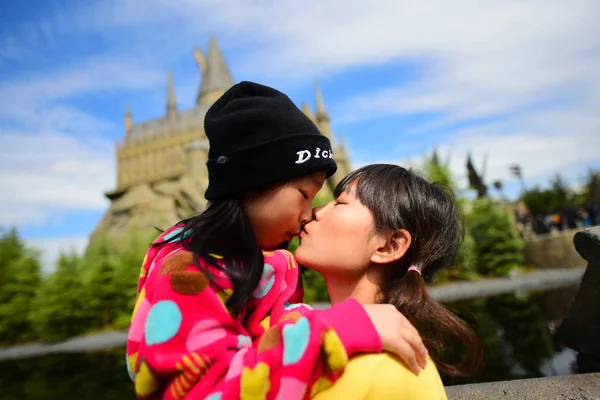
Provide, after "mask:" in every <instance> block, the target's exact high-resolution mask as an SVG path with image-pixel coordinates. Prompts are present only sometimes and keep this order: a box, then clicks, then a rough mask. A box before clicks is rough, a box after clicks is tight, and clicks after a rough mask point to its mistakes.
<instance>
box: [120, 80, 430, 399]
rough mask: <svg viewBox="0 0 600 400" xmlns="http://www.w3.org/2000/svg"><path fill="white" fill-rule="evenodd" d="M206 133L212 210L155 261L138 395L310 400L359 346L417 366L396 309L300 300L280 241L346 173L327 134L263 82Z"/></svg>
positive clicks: (139, 318)
mask: <svg viewBox="0 0 600 400" xmlns="http://www.w3.org/2000/svg"><path fill="white" fill-rule="evenodd" d="M205 131H206V135H207V137H208V139H209V141H210V150H209V160H208V162H207V166H208V172H209V187H208V189H207V191H206V194H205V197H206V199H207V200H209V204H208V207H207V209H206V210H205V211H204V212H203V213H201V214H200V215H198V216H196V217H193V218H191V219H189V220H185V221H182V222H181V223H179V224H177V225H176V226H174V227H172V228H171V229H169V230H167V231H166V232H164V233H163V234H162V235H161V236H160V237H159V238H158V239H157V240H156V241H155V243H154V244H153V245H152V246H151V248H150V249H149V251H148V253H147V254H146V258H145V260H144V262H143V266H142V271H141V276H140V280H139V283H138V297H137V301H136V306H135V309H134V312H133V318H132V324H131V328H130V331H129V337H128V344H127V355H128V363H127V365H128V369H129V372H130V376H131V378H132V379H133V380H134V382H135V390H136V394H137V396H138V397H139V398H164V399H180V398H184V397H188V398H193V399H197V398H198V399H200V398H209V399H238V398H242V399H275V398H277V399H294V398H307V397H308V396H310V395H313V394H315V393H317V392H318V391H319V390H321V389H323V388H324V387H326V386H327V385H330V384H331V382H333V381H335V380H336V379H337V378H338V377H339V375H340V373H341V371H342V369H343V368H344V366H345V364H346V362H347V360H348V357H349V356H352V355H353V354H356V353H359V352H379V351H381V350H382V349H384V348H385V349H387V350H390V351H392V352H395V353H396V354H398V355H400V356H401V357H403V358H404V359H405V360H407V363H408V364H409V365H411V366H412V367H413V368H414V370H415V372H417V373H418V369H419V365H420V366H421V367H424V366H425V356H426V350H425V349H424V347H423V345H422V342H421V340H420V336H419V335H418V333H417V332H416V330H415V329H414V327H412V325H411V324H410V323H408V321H407V320H406V318H404V317H403V316H402V314H400V313H399V312H398V311H397V310H395V308H394V307H392V306H389V305H369V306H361V305H360V304H359V303H358V302H357V301H355V300H352V299H349V300H347V301H344V302H341V303H340V304H338V305H336V306H334V307H331V308H330V309H328V310H326V311H322V312H321V311H316V310H311V309H310V307H307V306H303V305H298V304H295V303H296V302H298V301H300V300H301V299H302V288H301V286H299V285H298V283H299V274H298V268H297V264H296V263H295V261H294V260H293V258H292V257H291V255H290V254H289V253H288V252H286V251H282V250H274V249H277V248H278V247H280V246H281V244H282V243H285V242H287V241H289V240H290V239H291V238H292V237H293V236H295V235H298V234H299V233H300V231H301V225H302V224H303V223H306V222H308V221H309V220H310V218H311V216H312V210H311V204H312V199H313V197H314V196H315V194H316V193H317V192H318V191H319V189H320V188H321V187H322V185H323V183H324V181H325V179H326V178H327V177H328V176H331V175H332V174H333V173H334V172H335V171H336V165H335V161H334V160H333V154H332V152H331V146H330V144H329V141H328V139H327V138H326V137H325V136H323V135H321V134H320V133H319V131H318V129H317V128H316V126H315V125H314V124H313V123H312V122H311V121H310V120H309V119H308V118H307V117H306V116H304V114H303V113H302V112H301V111H300V110H299V109H298V108H297V107H296V106H295V105H294V104H293V102H292V101H291V100H290V99H289V98H288V97H287V96H285V95H284V94H283V93H281V92H278V91H276V90H274V89H272V88H269V87H266V86H262V85H258V84H254V83H251V82H242V83H240V84H238V85H235V86H234V87H232V88H231V89H230V90H228V91H227V92H226V93H225V94H224V95H223V96H222V97H221V98H220V99H219V100H217V102H215V104H214V105H213V106H212V107H211V108H210V109H209V110H208V111H207V113H206V117H205ZM261 249H263V250H261ZM269 250H271V251H269ZM267 317H268V318H267ZM266 321H268V323H266ZM267 329H268V330H267Z"/></svg>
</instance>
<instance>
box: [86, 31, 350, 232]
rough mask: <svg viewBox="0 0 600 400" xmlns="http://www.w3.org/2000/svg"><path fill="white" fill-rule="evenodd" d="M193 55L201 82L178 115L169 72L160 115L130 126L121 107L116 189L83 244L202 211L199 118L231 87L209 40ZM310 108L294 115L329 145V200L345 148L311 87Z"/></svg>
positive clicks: (203, 154) (344, 165)
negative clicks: (192, 103)
mask: <svg viewBox="0 0 600 400" xmlns="http://www.w3.org/2000/svg"><path fill="white" fill-rule="evenodd" d="M194 56H195V59H196V63H197V64H198V67H199V69H200V71H201V76H202V78H201V83H200V89H199V91H198V95H197V97H196V105H195V106H194V107H193V108H191V109H188V110H182V111H179V110H178V107H177V97H176V95H175V89H174V84H173V76H172V75H171V74H170V73H169V74H168V79H167V90H166V115H165V116H163V117H160V118H156V119H152V120H149V121H145V122H141V123H134V122H133V115H132V112H131V110H130V109H129V107H128V108H127V110H126V111H125V138H124V140H123V142H122V143H117V144H116V161H117V168H116V181H117V182H116V189H114V190H112V191H110V192H108V193H106V197H107V198H108V199H110V201H111V204H110V207H109V209H108V210H107V212H106V213H105V215H104V217H103V218H102V220H101V221H100V223H99V224H98V226H97V227H96V228H95V229H94V232H93V233H92V235H91V238H90V241H92V242H93V241H94V240H96V239H98V238H100V237H104V236H106V237H107V238H108V239H109V240H118V239H119V238H121V237H122V235H123V234H125V233H126V232H135V231H139V230H147V229H151V228H153V227H155V226H161V227H163V228H166V227H168V226H169V225H170V224H173V223H175V222H177V221H179V220H181V219H184V218H187V217H190V216H191V215H193V214H195V213H198V212H200V211H202V209H203V208H204V207H205V204H206V200H205V199H204V191H205V190H206V187H207V185H208V171H207V169H206V161H207V157H208V140H207V138H206V135H205V133H204V115H205V114H206V111H207V110H208V108H209V107H210V105H211V104H213V103H214V102H215V101H216V100H217V99H218V98H219V97H220V96H221V95H222V94H223V93H224V92H225V91H226V90H227V89H229V88H230V87H231V86H233V79H232V76H231V73H230V71H229V67H228V65H227V63H226V62H225V58H224V57H223V54H222V52H221V50H220V49H219V46H218V44H217V41H216V39H215V38H214V37H213V38H211V40H210V44H209V48H208V53H207V55H206V57H205V55H204V54H203V53H202V51H201V50H200V49H198V48H196V49H195V54H194ZM315 105H316V110H315V112H314V113H313V111H312V110H311V108H310V106H309V105H308V103H307V102H304V103H303V104H302V111H303V112H304V114H305V115H306V116H308V117H309V118H310V119H311V120H312V121H313V122H314V123H315V124H316V125H317V126H318V128H319V130H320V131H321V133H322V134H323V135H325V136H327V137H328V138H329V140H330V141H331V143H332V146H333V151H334V155H335V159H336V162H337V164H338V171H337V172H336V174H335V175H334V176H332V177H331V178H329V179H328V181H327V184H326V185H324V187H323V189H322V191H321V193H320V194H321V195H322V194H324V193H326V192H329V193H330V192H331V191H332V190H333V188H334V187H335V185H336V184H337V183H338V182H339V181H340V180H341V179H342V178H343V177H344V176H345V175H347V174H348V173H349V172H350V171H351V167H350V161H349V159H348V155H347V152H346V146H345V143H344V142H343V141H342V142H340V141H338V140H336V137H335V135H334V133H333V132H332V129H331V124H330V119H329V114H328V113H327V110H326V108H325V102H324V100H323V94H322V93H321V90H320V88H319V86H318V85H315Z"/></svg>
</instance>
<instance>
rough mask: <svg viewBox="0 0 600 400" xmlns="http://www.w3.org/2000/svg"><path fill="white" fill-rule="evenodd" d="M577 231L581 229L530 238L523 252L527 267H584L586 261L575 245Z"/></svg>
mask: <svg viewBox="0 0 600 400" xmlns="http://www.w3.org/2000/svg"><path fill="white" fill-rule="evenodd" d="M577 231H579V229H568V230H563V231H555V232H552V233H548V234H544V235H533V236H531V237H529V238H528V239H527V240H526V242H525V248H524V250H523V253H524V256H525V265H533V266H535V267H536V268H540V269H545V268H575V267H583V266H584V265H585V260H583V258H581V256H580V255H579V254H578V253H577V251H576V250H575V246H574V245H573V235H575V232H577Z"/></svg>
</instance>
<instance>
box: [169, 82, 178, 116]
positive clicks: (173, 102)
mask: <svg viewBox="0 0 600 400" xmlns="http://www.w3.org/2000/svg"><path fill="white" fill-rule="evenodd" d="M175 115H177V98H176V97H175V84H174V83H173V73H172V72H171V71H169V74H168V75H167V117H170V118H172V117H174V116H175Z"/></svg>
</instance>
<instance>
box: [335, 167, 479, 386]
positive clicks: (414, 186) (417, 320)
mask: <svg viewBox="0 0 600 400" xmlns="http://www.w3.org/2000/svg"><path fill="white" fill-rule="evenodd" d="M351 187H354V188H355V190H356V192H355V195H356V198H358V199H359V200H360V201H361V202H362V203H363V204H364V205H365V206H366V207H367V208H369V209H370V210H371V212H372V213H373V216H374V220H375V230H376V232H378V233H379V232H383V233H391V232H395V231H398V230H400V229H405V230H407V231H408V232H409V233H410V235H411V238H412V241H411V244H410V247H409V248H408V250H407V251H406V253H405V254H404V256H403V257H402V258H400V259H399V260H398V261H396V262H393V263H390V264H388V265H386V266H385V267H384V268H385V275H384V278H383V281H382V282H383V283H382V285H381V287H380V297H379V299H378V300H379V302H380V303H385V304H393V305H395V306H396V308H397V309H398V310H399V311H400V312H402V314H404V315H405V316H406V318H408V319H409V321H410V322H411V323H412V324H413V325H414V326H415V328H416V329H417V330H418V331H419V333H420V334H421V337H422V339H423V343H424V344H425V346H426V347H427V349H428V350H429V353H430V354H431V357H432V358H433V359H434V361H435V363H436V365H437V366H438V368H439V369H440V371H442V372H445V373H446V374H448V375H454V376H466V375H472V374H473V373H474V372H475V371H476V370H477V368H478V366H479V363H480V362H481V356H482V352H481V346H480V343H479V340H478V338H477V335H476V334H475V333H474V332H473V330H472V329H471V328H470V327H469V326H468V325H467V324H466V323H465V322H464V321H462V320H461V319H460V318H458V317H457V316H456V315H454V314H453V313H452V312H450V311H449V310H448V309H446V307H444V306H443V305H442V304H441V303H439V302H438V301H436V300H435V299H434V298H433V297H431V296H430V295H429V293H428V291H427V287H426V283H429V282H431V280H432V278H433V277H434V275H435V274H436V273H437V272H439V271H441V270H442V269H444V268H447V267H449V266H452V265H453V263H454V261H455V259H456V256H457V255H458V251H459V249H460V246H461V243H462V240H463V238H464V224H463V220H462V217H461V215H460V211H459V209H458V207H457V205H456V202H455V200H454V196H453V195H452V191H451V190H449V189H446V188H444V187H442V186H441V185H438V184H433V183H430V182H428V181H427V180H426V179H424V178H422V177H421V176H419V175H417V174H416V173H414V172H413V171H412V170H406V169H405V168H402V167H399V166H397V165H388V164H374V165H368V166H366V167H363V168H360V169H358V170H356V171H354V172H352V173H351V174H350V175H348V176H346V177H345V178H344V179H343V180H342V181H341V182H340V183H339V184H338V186H337V187H336V189H335V193H334V195H335V197H338V196H340V195H341V194H342V193H343V192H348V191H349V190H350V188H351ZM411 265H414V266H416V267H418V268H419V269H420V270H421V272H422V277H421V276H420V275H419V273H418V272H416V271H411V272H408V273H407V271H408V268H409V267H410V266H411ZM457 345H458V346H461V347H464V353H461V352H459V351H457V347H456V346H457ZM457 353H459V354H463V355H464V357H462V360H454V359H449V358H450V357H449V355H450V354H457Z"/></svg>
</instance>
